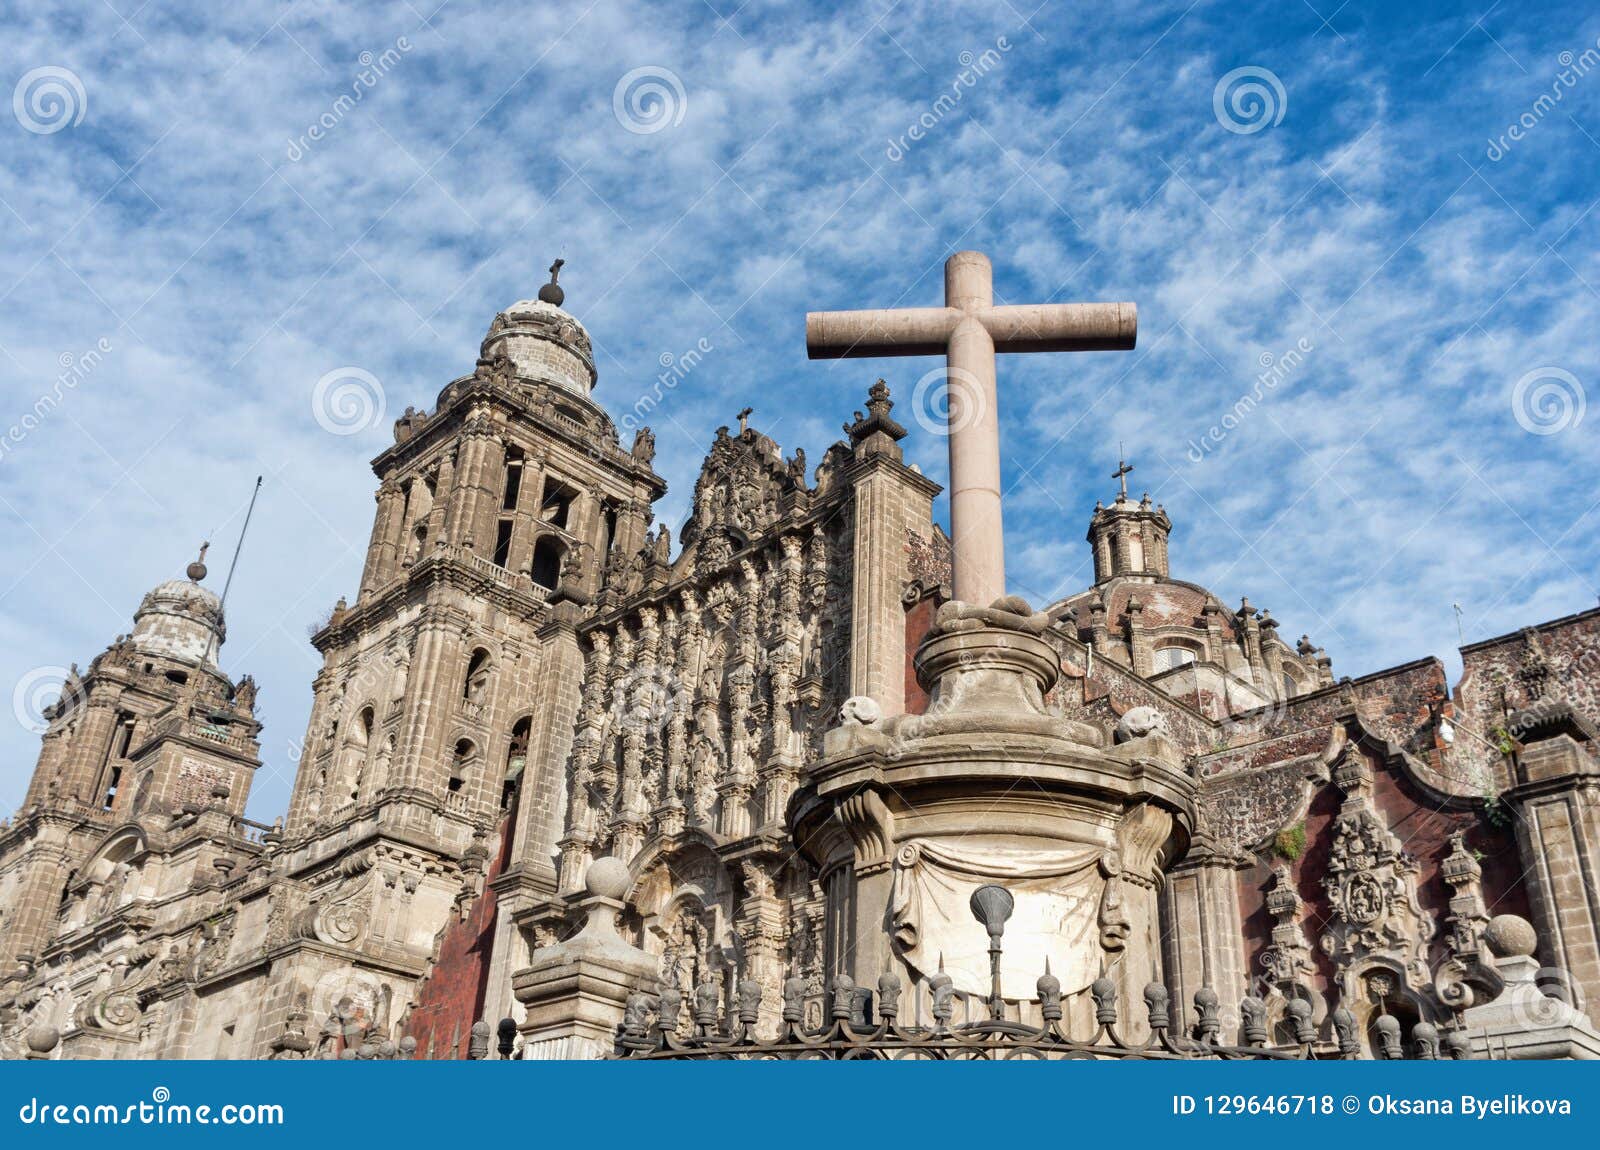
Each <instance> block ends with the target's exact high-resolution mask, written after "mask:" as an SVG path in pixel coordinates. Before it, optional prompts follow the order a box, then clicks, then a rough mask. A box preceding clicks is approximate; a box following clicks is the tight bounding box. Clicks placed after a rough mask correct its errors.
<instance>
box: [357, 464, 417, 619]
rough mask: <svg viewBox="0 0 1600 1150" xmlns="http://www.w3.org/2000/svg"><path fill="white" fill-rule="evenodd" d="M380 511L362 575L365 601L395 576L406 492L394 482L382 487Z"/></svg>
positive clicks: (362, 589)
mask: <svg viewBox="0 0 1600 1150" xmlns="http://www.w3.org/2000/svg"><path fill="white" fill-rule="evenodd" d="M377 504H378V512H377V515H376V517H375V518H374V520H373V524H372V542H371V544H370V545H369V546H368V548H367V564H366V567H365V568H364V569H363V570H362V572H361V591H360V595H359V596H358V598H365V597H366V596H368V595H370V594H371V593H372V592H373V591H375V590H377V589H378V588H379V587H381V586H383V585H384V584H385V583H387V582H388V581H389V580H390V579H392V578H393V577H394V572H395V548H396V545H397V543H398V541H399V534H400V531H401V529H402V528H403V524H402V523H401V522H400V520H401V518H402V511H403V509H404V506H405V493H404V492H403V491H401V490H400V485H399V484H398V483H396V482H395V481H394V480H393V479H385V480H384V481H383V482H382V483H380V484H379V485H378V494H377Z"/></svg>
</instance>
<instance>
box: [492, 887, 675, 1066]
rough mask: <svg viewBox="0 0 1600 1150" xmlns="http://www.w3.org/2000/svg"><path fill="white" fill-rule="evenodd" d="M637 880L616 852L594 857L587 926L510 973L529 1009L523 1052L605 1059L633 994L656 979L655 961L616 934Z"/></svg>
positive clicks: (523, 1027)
mask: <svg viewBox="0 0 1600 1150" xmlns="http://www.w3.org/2000/svg"><path fill="white" fill-rule="evenodd" d="M631 881H632V879H631V877H630V876H629V874H628V868H627V867H626V866H625V865H623V864H622V863H621V862H620V861H618V860H617V859H612V858H602V859H596V860H595V861H594V862H593V863H592V864H590V866H589V871H588V874H587V875H586V876H585V883H586V885H587V888H588V894H589V897H588V899H587V900H585V901H584V902H583V903H581V904H580V905H581V907H582V908H583V909H584V911H585V912H586V913H587V914H588V921H587V922H586V923H585V924H584V927H583V929H582V930H581V931H579V932H578V933H577V934H576V935H574V936H573V937H572V938H570V939H568V940H567V941H566V942H559V943H556V944H555V945H554V946H547V947H544V948H543V949H541V950H539V951H537V952H535V954H534V956H533V961H532V963H530V964H529V965H528V966H527V967H526V968H525V969H523V970H520V971H518V972H517V973H516V974H515V975H513V976H512V989H513V991H514V992H515V994H516V996H517V1000H518V1001H519V1002H521V1003H522V1005H523V1007H524V1008H525V1009H526V1011H527V1016H526V1017H525V1018H524V1019H523V1021H522V1024H521V1026H520V1027H519V1028H518V1029H519V1030H520V1032H521V1034H522V1050H523V1053H522V1056H523V1057H524V1058H533V1059H557V1058H576V1059H594V1058H605V1057H607V1056H608V1055H610V1054H611V1053H612V1051H613V1049H614V1047H615V1040H616V1034H617V1027H618V1026H620V1025H621V1024H622V1015H623V1010H624V1007H625V1006H626V1004H627V999H628V996H629V995H630V994H632V993H633V992H634V991H636V990H638V989H639V987H640V985H641V984H643V983H646V982H649V981H652V980H653V979H654V977H655V973H656V960H655V959H654V958H652V957H651V956H650V955H648V954H646V953H645V952H644V951H642V950H640V949H638V948H637V947H634V946H630V945H628V943H626V942H624V941H623V939H622V937H621V936H620V935H618V934H617V915H618V914H620V913H621V911H622V910H623V907H624V906H625V905H626V904H625V903H624V902H623V901H622V898H623V896H624V895H625V894H627V892H628V886H629V884H630V883H631Z"/></svg>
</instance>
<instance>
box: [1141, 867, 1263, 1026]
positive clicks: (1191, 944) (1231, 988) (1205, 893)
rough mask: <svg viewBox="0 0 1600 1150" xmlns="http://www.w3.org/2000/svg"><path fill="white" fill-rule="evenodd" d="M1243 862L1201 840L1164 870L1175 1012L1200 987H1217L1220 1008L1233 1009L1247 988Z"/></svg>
mask: <svg viewBox="0 0 1600 1150" xmlns="http://www.w3.org/2000/svg"><path fill="white" fill-rule="evenodd" d="M1245 861H1246V860H1244V859H1241V858H1239V857H1238V856H1237V855H1236V854H1234V853H1233V852H1231V851H1227V850H1218V849H1215V848H1214V847H1213V846H1212V845H1211V844H1210V843H1208V842H1206V841H1204V840H1200V841H1198V842H1196V843H1195V844H1194V846H1192V847H1191V848H1190V849H1189V853H1188V854H1187V855H1186V856H1185V857H1184V859H1183V861H1182V862H1180V863H1179V864H1178V865H1177V866H1175V867H1173V868H1172V870H1171V871H1170V872H1169V873H1168V874H1167V877H1166V881H1165V883H1164V884H1163V885H1162V888H1161V952H1162V960H1163V963H1164V965H1165V975H1166V978H1165V981H1166V985H1167V991H1168V993H1169V994H1170V995H1171V998H1170V1001H1171V1003H1172V1007H1173V1010H1174V1012H1175V1014H1181V1013H1182V1012H1186V1011H1188V1010H1189V1009H1190V1004H1191V1003H1193V1002H1194V995H1195V991H1197V990H1199V989H1200V988H1201V987H1210V988H1211V989H1212V990H1214V991H1216V993H1217V997H1218V1000H1219V1001H1220V1002H1221V1003H1222V1004H1223V1005H1224V1007H1233V1008H1237V1005H1238V1003H1239V1001H1240V1000H1241V999H1242V998H1243V997H1244V996H1245V994H1247V993H1249V990H1248V983H1249V979H1248V972H1247V971H1246V969H1245V959H1244V927H1243V923H1242V922H1241V920H1240V916H1239V868H1240V866H1241V865H1242V864H1243V863H1244V862H1245ZM1225 1037H1227V1038H1228V1039H1229V1040H1230V1041H1231V1040H1232V1039H1233V1037H1234V1036H1233V1035H1231V1034H1228V1035H1226V1036H1225Z"/></svg>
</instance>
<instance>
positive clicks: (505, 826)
mask: <svg viewBox="0 0 1600 1150" xmlns="http://www.w3.org/2000/svg"><path fill="white" fill-rule="evenodd" d="M516 815H517V804H516V803H513V804H512V806H511V810H510V812H509V813H508V814H507V815H506V817H505V818H504V819H502V820H501V822H500V830H499V836H500V849H499V850H498V851H497V852H496V854H495V856H494V858H492V859H490V861H489V871H488V874H487V875H486V876H485V879H484V888H483V893H482V894H481V895H479V896H478V898H477V899H476V900H475V901H474V902H473V903H472V905H471V906H470V907H469V908H468V910H467V914H466V917H465V918H462V919H459V920H452V921H450V922H448V923H447V924H446V925H445V928H444V937H443V938H442V939H441V940H440V942H439V954H438V958H437V959H436V961H435V962H434V966H433V969H432V970H431V971H430V972H429V973H428V976H427V978H426V979H424V980H423V983H422V989H421V991H420V993H418V995H417V998H416V1000H415V1001H414V1002H413V1003H412V1004H411V1010H410V1012H409V1014H408V1015H407V1017H406V1026H405V1033H406V1034H408V1035H410V1036H411V1037H412V1038H415V1039H416V1040H417V1057H418V1058H429V1057H432V1058H465V1057H466V1056H467V1042H468V1040H469V1039H470V1037H471V1034H472V1024H473V1023H474V1022H477V1021H478V1020H479V1018H481V1017H482V1014H483V1003H484V998H485V992H486V990H487V987H488V981H489V958H490V953H491V951H492V950H493V947H494V931H495V919H496V917H497V912H496V908H495V894H494V891H493V890H491V889H490V887H489V884H490V882H492V881H493V880H494V878H495V877H496V876H497V875H499V874H500V872H501V871H503V870H504V869H505V867H506V862H507V857H508V856H509V854H510V853H511V840H512V838H513V835H512V828H513V827H514V826H515V825H516ZM485 1021H487V1022H488V1023H489V1028H490V1032H491V1034H492V1033H493V1030H494V1026H495V1024H496V1023H497V1022H499V1019H497V1018H490V1019H486V1020H485ZM490 1042H491V1044H492V1043H493V1039H492V1038H491V1039H490ZM491 1054H492V1045H491Z"/></svg>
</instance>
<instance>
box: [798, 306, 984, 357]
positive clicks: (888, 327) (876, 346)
mask: <svg viewBox="0 0 1600 1150" xmlns="http://www.w3.org/2000/svg"><path fill="white" fill-rule="evenodd" d="M963 314H965V313H963V312H961V311H958V310H957V309H955V308H952V307H899V308H883V309H879V310H875V311H812V312H807V313H806V355H807V357H809V358H811V359H876V358H878V357H879V356H885V355H943V354H944V353H945V348H946V347H947V346H948V345H949V343H950V333H951V332H953V331H955V329H956V324H958V323H960V322H961V318H962V316H963Z"/></svg>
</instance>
